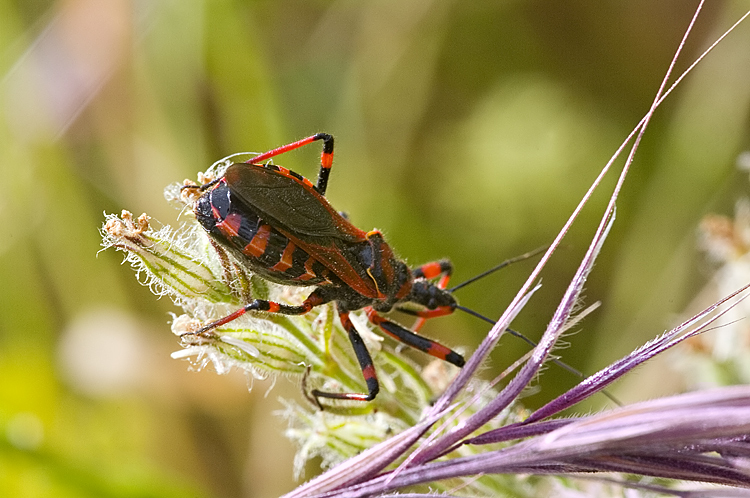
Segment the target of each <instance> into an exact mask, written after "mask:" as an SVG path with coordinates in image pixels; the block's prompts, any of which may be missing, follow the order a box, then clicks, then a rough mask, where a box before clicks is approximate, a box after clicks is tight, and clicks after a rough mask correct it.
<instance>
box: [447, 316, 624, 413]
mask: <svg viewBox="0 0 750 498" xmlns="http://www.w3.org/2000/svg"><path fill="white" fill-rule="evenodd" d="M456 309H457V310H461V311H463V312H464V313H468V314H469V315H471V316H474V317H476V318H479V319H480V320H484V321H485V322H487V323H489V324H492V325H494V324H495V320H492V319H491V318H487V317H486V316H484V315H482V314H481V313H477V312H476V311H474V310H473V309H471V308H467V307H466V306H461V305H460V304H459V305H456ZM505 331H506V332H507V333H509V334H510V335H512V336H513V337H517V338H519V339H521V340H522V341H524V342H525V343H526V344H528V345H529V346H531V347H532V348H535V347H536V346H537V343H536V342H534V341H532V340H531V339H529V338H528V337H526V336H525V335H523V334H522V333H520V332H517V331H515V330H513V329H511V328H506V329H505ZM552 363H554V364H555V365H557V366H558V367H560V368H563V369H565V370H567V371H568V372H570V373H572V374H573V375H575V376H576V377H579V378H581V379H585V378H586V376H585V375H584V374H583V372H581V371H580V370H577V369H575V368H573V367H571V366H570V365H568V364H567V363H565V362H563V361H560V360H558V359H557V358H552ZM602 394H604V395H605V396H606V397H607V398H609V400H610V401H612V402H613V403H614V404H616V405H617V406H623V405H622V403H621V402H620V400H618V399H617V398H616V397H615V396H614V395H613V394H610V393H609V392H608V391H607V390H606V389H605V390H603V391H602Z"/></svg>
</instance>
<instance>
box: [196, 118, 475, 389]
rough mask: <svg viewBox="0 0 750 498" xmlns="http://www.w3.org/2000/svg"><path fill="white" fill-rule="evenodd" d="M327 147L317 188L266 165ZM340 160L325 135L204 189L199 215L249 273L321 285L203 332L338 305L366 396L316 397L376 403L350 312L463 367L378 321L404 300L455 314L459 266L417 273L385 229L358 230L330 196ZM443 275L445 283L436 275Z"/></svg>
mask: <svg viewBox="0 0 750 498" xmlns="http://www.w3.org/2000/svg"><path fill="white" fill-rule="evenodd" d="M317 140H322V141H323V153H322V155H321V165H320V171H319V174H318V180H317V184H316V185H313V184H312V183H311V182H310V181H309V180H307V179H306V178H304V177H302V176H301V175H298V174H297V173H294V172H293V171H289V170H288V169H286V168H283V167H281V166H277V165H272V164H263V163H264V162H265V161H266V160H267V159H269V158H271V157H274V156H277V155H279V154H282V153H284V152H287V151H290V150H293V149H296V148H298V147H302V146H303V145H306V144H309V143H312V142H314V141H317ZM332 163H333V137H332V136H331V135H328V134H325V133H318V134H317V135H313V136H311V137H308V138H305V139H303V140H299V141H297V142H294V143H291V144H288V145H285V146H283V147H279V148H277V149H274V150H271V151H269V152H266V153H264V154H261V155H259V156H256V157H255V158H253V159H251V160H250V161H248V162H247V163H236V164H232V165H231V166H229V167H228V168H227V170H226V172H225V173H224V176H223V177H221V178H219V179H218V180H215V181H213V182H210V183H208V184H206V185H203V186H200V187H197V186H191V185H188V186H186V187H185V188H199V189H201V191H203V192H204V193H203V194H202V195H201V197H200V198H198V200H197V201H196V202H195V204H194V207H193V209H194V212H195V215H196V217H197V219H198V221H199V222H200V223H201V225H202V226H203V227H204V228H205V229H206V231H207V232H208V233H209V235H210V237H211V238H212V239H213V240H214V241H216V242H217V243H219V244H220V245H221V246H222V247H224V248H226V249H227V250H229V251H230V252H232V253H233V254H234V255H235V257H236V258H237V259H238V261H241V262H242V264H244V265H246V266H247V267H248V269H249V270H250V271H252V272H254V273H256V274H258V275H260V276H261V277H263V278H265V279H268V280H270V281H272V282H277V283H279V284H284V285H295V286H306V287H307V286H315V290H313V291H312V293H311V294H310V295H309V296H308V297H307V299H305V300H304V301H303V302H302V304H301V305H299V306H289V305H284V304H279V303H275V302H272V301H267V300H260V299H256V300H253V301H251V302H250V303H248V304H247V305H246V306H245V307H243V308H241V309H239V310H237V311H236V312H234V313H232V314H230V315H228V316H226V317H224V318H222V319H220V320H217V321H215V322H213V323H210V324H208V325H206V326H204V327H202V328H201V329H199V330H198V331H197V332H196V334H204V333H206V332H209V331H210V330H212V329H214V328H216V327H219V326H221V325H224V324H225V323H228V322H230V321H232V320H234V319H236V318H238V317H239V316H241V315H243V314H244V313H246V312H248V311H264V312H270V313H281V314H286V315H300V314H304V313H307V312H308V311H310V310H311V309H312V308H314V307H316V306H319V305H321V304H324V303H328V302H334V303H335V305H336V310H337V312H338V315H339V318H340V320H341V324H342V325H343V326H344V328H345V329H346V331H347V332H348V334H349V339H350V341H351V343H352V346H353V348H354V352H355V354H356V356H357V360H358V362H359V365H360V367H361V368H362V374H363V376H364V379H365V382H366V385H367V394H360V393H335V392H323V391H319V390H314V391H312V395H313V396H314V397H315V399H316V400H317V398H332V399H346V400H360V401H370V400H372V399H374V398H375V396H376V395H377V394H378V391H379V384H378V380H377V375H376V373H375V369H374V367H373V363H372V358H371V357H370V353H369V352H368V350H367V348H366V347H365V344H364V342H363V341H362V338H361V337H360V335H359V333H358V332H357V330H356V329H355V328H354V325H352V322H351V320H350V319H349V312H350V311H354V310H358V309H362V308H364V309H365V310H366V312H367V316H368V318H369V320H370V321H371V322H372V323H373V324H375V325H377V326H378V327H379V328H380V329H381V330H383V332H385V333H386V334H387V335H389V336H391V337H393V338H395V339H397V340H399V341H401V342H403V343H405V344H407V345H409V346H411V347H414V348H416V349H419V350H421V351H424V352H426V353H427V354H430V355H432V356H435V357H437V358H440V359H442V360H445V361H448V362H449V363H452V364H454V365H457V366H459V367H461V366H463V365H464V358H463V357H462V356H461V355H460V354H458V353H456V352H454V351H452V350H450V349H449V348H447V347H445V346H442V345H440V344H438V343H437V342H435V341H432V340H430V339H427V338H425V337H422V336H420V335H417V334H416V333H414V332H413V331H411V330H408V329H406V328H404V327H403V326H401V325H398V324H397V323H394V322H392V321H389V320H387V319H385V318H383V317H381V316H380V315H379V313H385V312H388V311H391V310H392V309H393V308H394V307H398V306H399V305H403V304H406V303H413V304H417V305H419V306H420V307H421V308H422V309H421V310H420V311H416V312H414V311H410V312H411V313H413V314H416V315H417V316H419V317H420V318H421V321H420V322H419V323H418V325H417V327H415V328H417V329H418V328H419V326H421V323H422V322H423V320H424V319H426V318H431V317H434V316H441V315H446V314H449V313H452V312H453V311H454V310H455V309H456V306H457V303H456V301H455V299H454V297H453V296H452V295H451V293H450V292H448V291H447V290H445V287H446V285H447V283H448V280H449V278H450V274H451V271H452V266H451V264H450V262H449V261H447V260H443V261H437V262H433V263H428V264H426V265H423V266H420V267H418V268H416V269H413V270H412V269H410V268H409V267H408V266H407V265H406V263H404V262H403V261H401V260H399V259H398V258H396V257H395V256H394V254H393V251H392V250H391V248H390V246H389V245H388V243H387V242H386V241H385V240H384V239H383V236H382V234H381V233H380V232H378V231H377V230H373V231H370V232H364V231H362V230H360V229H358V228H357V227H355V226H354V225H352V224H351V223H350V222H349V221H348V220H347V219H346V218H345V217H344V216H342V215H341V214H340V213H339V212H338V211H336V210H335V209H334V208H333V207H332V206H331V205H330V204H329V203H328V201H327V200H326V198H325V191H326V186H327V183H328V177H329V175H330V170H331V166H332ZM436 277H441V278H440V280H439V282H438V283H433V282H431V281H430V279H433V278H436Z"/></svg>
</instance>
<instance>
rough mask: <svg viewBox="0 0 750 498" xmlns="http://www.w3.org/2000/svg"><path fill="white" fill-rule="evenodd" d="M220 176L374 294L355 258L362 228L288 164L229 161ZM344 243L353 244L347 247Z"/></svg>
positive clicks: (301, 244) (283, 229) (312, 253)
mask: <svg viewBox="0 0 750 498" xmlns="http://www.w3.org/2000/svg"><path fill="white" fill-rule="evenodd" d="M224 178H225V179H226V181H227V185H228V186H229V188H230V190H231V192H232V194H233V195H234V196H236V197H237V198H239V199H240V200H241V202H243V203H244V204H246V205H247V207H248V208H250V209H251V210H253V211H254V212H255V213H256V214H258V216H260V217H261V218H262V219H263V220H265V221H266V222H267V223H269V224H270V225H271V226H273V227H274V228H276V229H277V230H278V231H280V232H281V233H283V234H284V235H285V236H286V237H287V238H289V240H291V241H292V242H294V243H295V245H297V246H298V247H300V248H302V249H304V250H305V252H307V253H308V254H309V255H310V256H312V257H313V258H315V259H316V260H318V261H320V263H321V264H322V265H323V266H325V267H326V268H328V269H329V270H330V271H331V272H332V273H333V274H335V275H336V276H337V277H338V278H340V279H341V280H342V281H344V282H345V283H346V284H347V285H348V286H350V287H351V288H352V289H354V290H355V291H357V292H358V293H360V294H362V295H363V296H367V297H371V298H374V299H375V298H378V297H379V293H378V289H377V286H376V285H375V282H374V281H373V280H372V279H371V278H369V277H368V276H367V274H366V273H365V272H364V268H363V262H362V261H360V260H357V259H356V258H355V255H356V254H357V251H356V246H358V245H361V244H369V242H368V240H367V234H366V233H365V232H364V231H362V230H360V229H359V228H357V227H355V226H354V225H352V224H351V223H350V222H349V221H348V220H347V219H346V218H344V217H343V216H341V215H340V214H339V213H338V212H337V211H336V210H335V209H334V208H333V207H332V206H331V205H330V204H329V203H328V201H327V200H326V198H325V197H323V196H322V195H320V194H319V193H318V192H317V191H316V190H315V189H314V188H313V187H312V184H310V183H309V182H306V181H305V180H304V179H303V178H301V177H300V178H297V177H296V176H294V174H292V173H290V172H288V171H287V170H283V169H281V170H278V171H277V170H273V169H269V168H265V167H263V166H259V165H254V164H233V165H231V166H230V167H229V168H227V170H226V173H225V174H224ZM348 248H351V249H354V250H352V251H349V250H347V249H348Z"/></svg>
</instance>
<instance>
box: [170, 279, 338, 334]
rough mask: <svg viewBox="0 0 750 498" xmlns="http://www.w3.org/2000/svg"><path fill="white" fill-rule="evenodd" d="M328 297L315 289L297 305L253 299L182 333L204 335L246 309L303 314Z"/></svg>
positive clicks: (236, 317)
mask: <svg viewBox="0 0 750 498" xmlns="http://www.w3.org/2000/svg"><path fill="white" fill-rule="evenodd" d="M329 301H330V299H328V298H326V297H324V296H323V293H322V292H321V291H320V289H316V290H315V291H313V292H312V294H310V295H309V296H308V297H307V299H305V300H304V301H303V302H302V304H301V305H299V306H289V305H287V304H279V303H275V302H273V301H266V300H265V299H254V300H253V301H250V302H249V303H247V304H246V305H245V306H244V307H242V308H240V309H238V310H237V311H235V312H234V313H231V314H229V315H227V316H225V317H224V318H220V319H218V320H216V321H214V322H211V323H209V324H208V325H204V326H203V327H201V328H199V329H198V330H196V331H195V332H187V333H185V334H183V335H205V334H206V332H210V331H211V330H213V329H215V328H217V327H221V326H222V325H225V324H227V323H229V322H231V321H233V320H236V319H238V318H239V317H241V316H242V315H244V314H245V313H247V312H248V311H265V312H266V313H280V314H282V315H304V314H305V313H307V312H308V311H310V310H311V309H313V308H314V307H316V306H320V305H321V304H325V303H327V302H329Z"/></svg>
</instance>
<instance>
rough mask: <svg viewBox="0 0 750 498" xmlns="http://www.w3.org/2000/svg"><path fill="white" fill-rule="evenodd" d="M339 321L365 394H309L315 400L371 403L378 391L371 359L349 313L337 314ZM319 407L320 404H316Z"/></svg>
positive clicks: (376, 378) (314, 390) (317, 392)
mask: <svg viewBox="0 0 750 498" xmlns="http://www.w3.org/2000/svg"><path fill="white" fill-rule="evenodd" d="M339 319H340V320H341V325H343V326H344V328H345V329H346V331H347V332H348V333H349V340H350V341H351V343H352V347H353V348H354V354H355V355H356V356H357V361H358V362H359V366H360V368H361V369H362V376H363V377H364V378H365V384H366V385H367V394H360V393H331V392H325V391H319V390H317V389H313V391H312V392H311V393H310V394H312V395H313V397H314V398H315V400H316V401H317V399H318V398H329V399H348V400H353V401H372V400H373V399H375V396H377V395H378V392H379V391H380V384H379V383H378V377H377V375H376V374H375V366H374V365H373V364H372V357H371V356H370V352H369V351H368V350H367V346H365V343H364V341H363V340H362V337H361V336H360V335H359V332H357V329H355V328H354V324H353V323H352V322H351V320H350V319H349V313H347V312H345V313H339ZM318 406H320V403H318Z"/></svg>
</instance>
